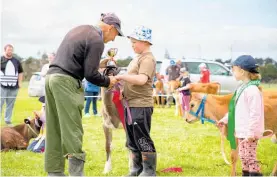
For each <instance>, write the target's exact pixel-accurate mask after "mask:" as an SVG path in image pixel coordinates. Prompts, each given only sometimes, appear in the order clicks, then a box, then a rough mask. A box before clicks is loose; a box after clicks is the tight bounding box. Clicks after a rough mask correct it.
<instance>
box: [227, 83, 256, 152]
mask: <svg viewBox="0 0 277 177" xmlns="http://www.w3.org/2000/svg"><path fill="white" fill-rule="evenodd" d="M260 83H261V81H260V80H252V81H250V82H248V83H247V84H246V85H244V86H243V87H242V88H241V89H240V90H239V91H238V90H236V91H235V93H234V95H233V97H232V99H231V101H230V103H229V111H228V134H227V139H228V140H229V141H230V145H231V149H236V148H237V144H236V138H235V107H236V104H237V101H238V99H239V97H240V95H241V93H242V92H243V90H244V89H245V88H247V87H248V86H250V85H256V86H259V85H260ZM236 97H237V99H236Z"/></svg>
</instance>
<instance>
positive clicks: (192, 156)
mask: <svg viewBox="0 0 277 177" xmlns="http://www.w3.org/2000/svg"><path fill="white" fill-rule="evenodd" d="M26 86H27V84H25V88H22V89H21V90H20V92H19V95H18V99H17V101H16V104H15V110H14V116H13V123H15V124H17V123H21V122H22V121H23V119H24V118H25V117H27V116H32V111H33V110H38V109H40V107H41V104H40V103H39V102H38V101H37V99H38V98H29V97H28V96H27V88H26ZM3 122H4V121H3V118H2V119H1V125H2V126H3V125H4V123H3ZM101 124H102V120H101V118H96V117H91V118H90V119H83V126H84V132H85V134H84V146H83V149H84V151H85V152H86V153H87V162H86V164H85V175H86V176H103V174H102V171H103V169H104V164H105V145H104V134H103V131H102V125H101ZM151 136H152V138H153V140H154V142H155V146H156V149H157V156H158V161H157V175H159V176H176V175H178V176H228V175H229V172H230V167H229V166H228V165H226V164H225V163H224V161H223V159H222V156H221V154H220V137H219V132H218V130H217V129H216V128H215V127H214V126H213V125H210V124H209V123H205V124H204V125H202V124H200V123H195V124H191V125H190V124H187V123H185V122H184V120H183V119H181V118H179V117H175V116H174V109H173V108H166V109H159V108H155V111H154V115H153V119H152V129H151ZM124 144H125V134H124V131H123V129H117V130H114V131H113V153H112V162H113V163H112V165H113V170H112V172H111V173H109V174H108V175H107V176H121V175H125V174H126V173H127V172H128V158H127V157H128V153H127V150H126V148H125V147H124ZM225 146H226V149H227V150H226V152H227V154H228V152H230V148H229V146H228V143H227V141H225ZM276 152H277V146H276V145H274V144H273V143H271V141H270V139H264V140H261V141H260V144H259V147H258V158H259V160H260V161H261V162H262V171H263V173H264V175H269V174H270V173H271V170H272V168H273V165H274V162H275V160H276V159H277V153H276ZM43 165H44V161H43V154H36V153H32V152H28V151H16V152H15V151H11V152H6V153H4V152H2V153H1V176H44V175H46V173H45V172H44V168H43ZM175 166H176V167H182V168H183V172H182V173H162V172H161V170H162V169H165V168H168V167H175ZM66 169H67V168H66ZM240 171H241V168H240V163H238V169H237V172H238V174H241V172H240ZM66 173H67V170H66ZM67 174H68V173H67Z"/></svg>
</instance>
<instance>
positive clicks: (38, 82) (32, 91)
mask: <svg viewBox="0 0 277 177" xmlns="http://www.w3.org/2000/svg"><path fill="white" fill-rule="evenodd" d="M44 86H45V79H44V77H42V76H41V73H40V72H35V73H33V75H32V77H31V79H30V81H29V86H28V95H29V96H31V97H41V96H43V95H45V93H44V92H45V90H44Z"/></svg>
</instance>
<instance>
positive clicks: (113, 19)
mask: <svg viewBox="0 0 277 177" xmlns="http://www.w3.org/2000/svg"><path fill="white" fill-rule="evenodd" d="M101 21H102V22H104V23H106V24H108V25H113V26H114V27H115V28H116V29H117V31H118V36H124V35H123V32H122V31H121V21H120V20H119V18H118V16H117V15H115V14H114V13H102V14H101Z"/></svg>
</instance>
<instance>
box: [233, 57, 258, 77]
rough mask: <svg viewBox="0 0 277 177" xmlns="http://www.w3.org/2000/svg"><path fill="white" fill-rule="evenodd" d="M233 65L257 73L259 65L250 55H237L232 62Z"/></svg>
mask: <svg viewBox="0 0 277 177" xmlns="http://www.w3.org/2000/svg"><path fill="white" fill-rule="evenodd" d="M232 65H233V66H239V67H240V68H242V69H244V70H246V71H249V72H251V73H259V71H258V70H257V69H258V67H259V65H258V63H257V61H256V60H255V59H254V58H253V57H252V56H251V55H242V56H239V57H238V58H237V59H236V60H235V61H234V62H233V63H232Z"/></svg>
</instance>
